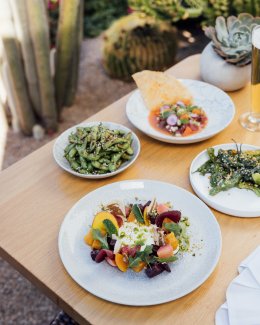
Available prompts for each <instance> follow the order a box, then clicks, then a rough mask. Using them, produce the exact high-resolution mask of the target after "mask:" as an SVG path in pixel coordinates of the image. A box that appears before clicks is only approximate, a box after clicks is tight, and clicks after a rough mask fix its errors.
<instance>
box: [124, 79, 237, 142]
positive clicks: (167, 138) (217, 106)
mask: <svg viewBox="0 0 260 325" xmlns="http://www.w3.org/2000/svg"><path fill="white" fill-rule="evenodd" d="M179 80H180V81H181V82H182V83H183V84H184V86H186V87H187V88H188V89H189V90H190V92H191V93H192V95H193V99H194V104H195V105H198V106H200V107H201V108H202V109H203V110H204V111H205V112H206V114H207V117H208V123H207V125H206V126H205V128H204V129H202V130H201V131H200V132H198V133H195V134H192V135H190V136H185V137H175V136H172V135H170V134H169V135H167V134H164V133H162V132H160V131H157V130H155V129H154V128H153V127H152V126H151V124H150V123H149V119H148V117H149V113H150V111H149V110H148V108H147V107H146V106H145V103H144V101H143V98H142V95H141V93H140V91H139V90H136V91H135V92H134V93H133V94H132V95H131V97H130V98H129V100H128V101H127V104H126V114H127V117H128V119H129V121H130V122H131V123H132V124H133V125H134V126H135V127H137V128H138V129H139V130H140V131H142V132H144V133H145V134H147V135H149V136H150V137H152V138H154V139H156V140H160V141H163V142H168V143H178V144H186V143H194V142H199V141H203V140H206V139H209V138H211V137H213V136H214V135H216V134H218V133H219V132H221V131H223V130H224V129H225V128H226V127H227V126H228V125H229V124H230V123H231V122H232V120H233V118H234V115H235V106H234V104H233V102H232V100H231V98H230V97H229V96H228V95H227V94H226V93H225V92H224V91H222V90H221V89H219V88H217V87H215V86H212V85H209V84H207V83H205V82H202V81H198V80H189V79H179Z"/></svg>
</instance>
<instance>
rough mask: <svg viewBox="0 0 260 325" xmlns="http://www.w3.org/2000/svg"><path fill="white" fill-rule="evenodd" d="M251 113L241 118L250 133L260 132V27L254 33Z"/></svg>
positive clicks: (242, 123)
mask: <svg viewBox="0 0 260 325" xmlns="http://www.w3.org/2000/svg"><path fill="white" fill-rule="evenodd" d="M251 66H252V68H251V111H250V112H247V113H244V114H242V115H241V116H240V119H239V120H240V123H241V125H242V126H243V127H244V128H246V129H247V130H249V131H260V25H259V26H256V27H255V28H254V29H253V31H252V63H251Z"/></svg>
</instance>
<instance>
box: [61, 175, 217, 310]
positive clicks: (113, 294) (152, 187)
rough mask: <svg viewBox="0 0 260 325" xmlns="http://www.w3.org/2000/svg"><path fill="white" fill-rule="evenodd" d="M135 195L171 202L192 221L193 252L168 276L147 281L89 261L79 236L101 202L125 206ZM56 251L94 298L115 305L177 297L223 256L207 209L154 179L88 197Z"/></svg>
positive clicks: (120, 185)
mask: <svg viewBox="0 0 260 325" xmlns="http://www.w3.org/2000/svg"><path fill="white" fill-rule="evenodd" d="M135 197H138V198H139V199H143V200H144V201H147V200H148V199H151V198H154V197H156V198H157V200H158V202H167V201H170V202H172V203H173V204H174V209H180V210H181V212H182V213H183V215H185V216H188V217H189V219H190V223H191V226H190V227H189V228H190V233H191V247H193V251H192V252H191V253H185V254H184V255H183V256H182V257H180V258H179V260H178V261H177V262H175V263H173V264H174V265H172V266H171V269H172V272H171V273H167V272H163V273H162V274H160V275H159V276H157V277H155V278H152V279H149V278H148V277H147V276H146V275H145V274H144V272H142V273H138V274H137V273H134V272H133V271H131V270H128V271H127V272H126V273H122V272H121V271H119V270H118V269H116V268H113V267H111V266H109V265H108V264H107V263H106V262H105V261H104V262H102V263H99V264H97V263H95V262H93V261H92V259H91V257H90V251H91V249H90V247H88V246H87V245H86V244H85V243H84V241H83V237H84V235H85V234H86V233H87V231H88V229H89V225H91V224H92V221H93V217H94V215H95V214H96V213H97V212H98V211H100V204H101V203H103V204H108V203H111V202H113V201H114V200H123V201H124V202H126V203H127V202H128V203H129V202H133V200H134V198H135ZM59 253H60V257H61V260H62V262H63V264H64V266H65V268H66V270H67V271H68V273H69V274H70V275H71V277H72V278H73V279H74V280H75V281H76V282H77V283H78V284H79V285H80V286H81V287H83V288H84V289H86V290H88V291H89V292H91V293H92V294H94V295H96V296H98V297H100V298H103V299H106V300H109V301H112V302H115V303H119V304H125V305H133V306H145V305H155V304H161V303H164V302H168V301H171V300H174V299H177V298H180V297H182V296H184V295H186V294H188V293H190V292H191V291H193V290H195V289H196V288H197V287H199V286H200V285H201V284H202V283H203V282H204V281H206V279H207V278H208V277H209V276H210V274H211V273H212V272H213V270H214V268H215V266H216V264H217V262H218V259H219V256H220V253H221V233H220V228H219V225H218V223H217V221H216V219H215V217H214V215H213V214H212V212H211V211H210V209H209V208H208V207H207V206H206V205H205V204H204V203H203V202H202V201H200V200H199V199H198V198H197V197H196V196H194V195H193V194H191V193H190V192H188V191H186V190H184V189H182V188H179V187H177V186H174V185H171V184H168V183H163V182H158V181H150V180H131V181H122V182H118V183H112V184H109V185H106V186H103V187H101V188H99V189H97V190H95V191H93V192H91V193H89V194H87V195H86V196H84V197H83V198H82V199H81V200H79V201H78V202H77V203H76V204H75V205H74V206H73V207H72V209H71V210H70V211H69V212H68V214H67V215H66V217H65V219H64V221H63V223H62V226H61V229H60V233H59ZM192 253H195V256H192Z"/></svg>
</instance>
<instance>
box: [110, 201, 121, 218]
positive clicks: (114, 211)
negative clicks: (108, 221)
mask: <svg viewBox="0 0 260 325" xmlns="http://www.w3.org/2000/svg"><path fill="white" fill-rule="evenodd" d="M107 207H108V208H109V211H110V213H111V214H113V216H114V217H115V216H116V215H121V214H123V211H122V210H121V209H120V207H119V206H118V204H116V203H114V204H110V205H108V206H107Z"/></svg>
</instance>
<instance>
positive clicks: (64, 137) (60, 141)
mask: <svg viewBox="0 0 260 325" xmlns="http://www.w3.org/2000/svg"><path fill="white" fill-rule="evenodd" d="M100 123H102V124H103V125H104V126H106V127H108V128H109V129H111V130H112V129H113V130H122V131H125V132H126V133H128V132H131V133H132V139H133V142H132V148H133V150H134V154H133V156H132V157H131V159H130V160H128V161H126V162H124V163H123V164H122V165H121V166H120V167H119V168H118V169H117V170H115V171H114V172H110V173H106V174H100V175H93V174H80V173H77V172H76V171H74V170H73V169H72V168H71V167H70V164H69V162H68V161H67V159H66V158H65V157H64V149H65V148H66V146H67V145H68V143H69V142H68V137H69V135H70V134H71V133H72V132H75V131H76V128H77V127H89V126H93V125H98V124H100ZM140 148H141V145H140V141H139V139H138V137H137V135H136V134H135V133H134V132H133V131H132V130H130V129H128V128H127V127H125V126H123V125H121V124H117V123H113V122H88V123H81V124H78V125H76V126H73V127H71V128H70V129H68V130H66V131H64V132H63V133H62V134H61V135H60V136H59V137H58V138H57V140H56V141H55V143H54V146H53V157H54V159H55V161H56V163H57V164H58V165H59V166H60V167H61V168H63V169H64V170H66V171H67V172H68V173H70V174H73V175H75V176H78V177H82V178H91V179H98V178H107V177H111V176H114V175H116V174H119V173H121V172H122V171H124V170H125V169H127V168H128V167H130V166H131V165H132V164H133V163H134V162H135V160H136V159H137V157H138V155H139V153H140Z"/></svg>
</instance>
